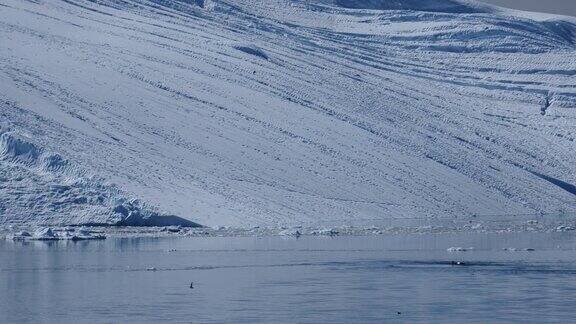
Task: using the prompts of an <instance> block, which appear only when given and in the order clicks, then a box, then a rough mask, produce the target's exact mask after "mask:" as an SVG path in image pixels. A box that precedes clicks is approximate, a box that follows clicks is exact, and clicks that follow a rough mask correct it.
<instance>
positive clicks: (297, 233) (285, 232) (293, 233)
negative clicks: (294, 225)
mask: <svg viewBox="0 0 576 324" xmlns="http://www.w3.org/2000/svg"><path fill="white" fill-rule="evenodd" d="M278 235H281V236H296V237H300V236H301V235H302V233H301V232H300V231H299V230H297V229H286V230H283V231H281V232H280V233H278Z"/></svg>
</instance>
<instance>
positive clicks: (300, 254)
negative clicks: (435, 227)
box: [0, 233, 576, 323]
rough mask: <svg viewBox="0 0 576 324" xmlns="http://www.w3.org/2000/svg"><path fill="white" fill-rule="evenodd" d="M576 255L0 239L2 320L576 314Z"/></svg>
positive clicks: (268, 241)
mask: <svg viewBox="0 0 576 324" xmlns="http://www.w3.org/2000/svg"><path fill="white" fill-rule="evenodd" d="M449 247H465V248H467V249H468V248H469V247H473V249H468V251H466V252H448V251H447V248H449ZM506 248H507V249H508V250H505V249H506ZM531 249H534V251H531ZM575 252H576V241H575V240H574V237H573V235H571V234H570V233H549V234H544V233H525V234H468V235H465V234H454V235H405V236H400V235H397V236H371V237H334V238H321V237H301V238H300V239H294V238H281V237H268V238H256V237H254V238H179V239H151V238H131V239H108V240H105V241H81V242H27V243H22V242H10V241H1V242H0V322H2V323H4V322H6V323H11V322H125V321H137V322H157V321H160V320H162V321H169V322H170V321H174V322H219V323H220V322H234V323H239V322H249V323H252V322H310V323H317V322H355V323H367V322H382V321H398V320H406V321H410V322H416V321H422V322H427V321H441V322H462V321H467V322H474V321H476V322H486V321H498V320H510V321H521V320H524V321H529V322H534V321H536V322H538V321H546V322H550V321H558V322H562V321H571V320H572V313H573V310H574V306H576V295H575V294H574V293H573V292H574V291H575V289H576V280H574V279H576V262H575V256H576V254H575ZM192 282H193V283H194V285H193V287H194V288H193V289H190V284H191V283H192Z"/></svg>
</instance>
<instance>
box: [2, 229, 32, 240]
mask: <svg viewBox="0 0 576 324" xmlns="http://www.w3.org/2000/svg"><path fill="white" fill-rule="evenodd" d="M31 237H32V234H30V233H29V232H26V231H20V232H16V233H14V234H13V235H11V236H8V237H6V238H7V239H12V240H13V241H24V240H27V239H30V238H31Z"/></svg>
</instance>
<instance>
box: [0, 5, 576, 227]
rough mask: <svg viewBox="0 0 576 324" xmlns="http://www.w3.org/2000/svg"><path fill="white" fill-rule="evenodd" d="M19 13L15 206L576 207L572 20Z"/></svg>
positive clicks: (384, 12) (0, 55)
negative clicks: (135, 204)
mask: <svg viewBox="0 0 576 324" xmlns="http://www.w3.org/2000/svg"><path fill="white" fill-rule="evenodd" d="M0 18H1V19H0V42H1V46H0V125H1V126H2V130H3V133H2V144H1V145H2V153H1V154H2V158H1V159H0V215H1V216H0V221H2V222H4V223H5V224H11V223H35V222H36V223H43V224H66V223H68V224H85V223H117V222H120V223H121V224H122V225H126V220H128V223H136V224H138V222H140V223H139V224H143V223H142V222H144V220H145V219H150V217H151V215H150V214H147V216H146V217H140V216H138V215H140V214H141V213H144V212H141V211H140V210H143V209H146V208H140V207H137V206H134V204H132V203H127V202H131V201H132V200H131V199H129V198H126V197H128V196H130V197H138V198H139V199H141V201H144V202H145V204H142V205H146V206H154V207H155V208H157V210H160V211H162V213H156V212H152V211H150V212H149V213H155V214H154V215H152V216H154V217H156V218H155V219H156V220H157V219H160V217H161V216H162V215H164V214H170V215H177V216H180V217H183V218H186V219H189V220H192V221H194V222H198V223H200V224H204V225H209V226H216V225H227V226H251V225H262V224H264V225H282V224H302V223H320V224H322V223H326V224H342V223H353V222H354V221H358V222H365V221H366V220H370V219H374V220H378V219H387V218H392V217H415V218H433V217H446V216H449V217H450V216H462V215H464V216H465V215H484V214H514V213H541V212H555V211H558V210H563V211H573V210H574V209H575V207H576V195H575V194H576V190H574V184H575V183H576V172H575V171H576V154H574V152H575V151H576V143H575V141H574V139H575V137H576V109H575V108H576V24H575V22H574V21H573V20H571V19H570V18H563V17H555V16H550V15H541V16H539V15H534V14H524V13H520V12H517V11H508V10H504V9H500V8H497V7H492V6H488V5H483V4H479V3H476V2H471V1H456V0H432V1H424V0H398V1H384V0H370V1H360V0H316V1H314V0H310V1H296V0H292V1H289V0H214V1H200V0H98V1H96V0H35V1H24V0H0ZM46 152H55V153H51V154H48V153H46ZM56 153H57V154H56ZM65 161H66V162H65ZM68 161H70V162H68ZM69 165H74V166H73V167H70V166H69ZM87 174H94V175H97V177H94V176H87ZM111 183H113V184H115V185H111ZM119 206H123V207H119ZM138 206H140V205H138ZM135 210H137V211H138V212H134V211H135ZM152 210H154V209H152ZM130 215H132V216H131V217H132V218H130V217H129V216H130ZM134 215H136V216H134ZM134 217H136V219H137V220H139V221H138V222H136V221H134ZM172 217H173V218H174V219H176V221H174V222H171V223H166V224H160V225H175V224H178V220H181V219H179V218H177V217H176V216H172ZM123 221H125V222H124V223H122V222H123ZM145 225H146V224H145ZM147 225H150V224H147Z"/></svg>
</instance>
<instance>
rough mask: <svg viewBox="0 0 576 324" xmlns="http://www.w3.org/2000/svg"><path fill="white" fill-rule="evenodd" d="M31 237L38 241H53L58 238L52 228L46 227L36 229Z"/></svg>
mask: <svg viewBox="0 0 576 324" xmlns="http://www.w3.org/2000/svg"><path fill="white" fill-rule="evenodd" d="M33 239H34V240H39V241H53V240H58V239H59V238H58V236H57V235H56V233H54V230H52V228H50V227H46V228H41V229H39V230H37V231H36V233H34V236H33Z"/></svg>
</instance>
